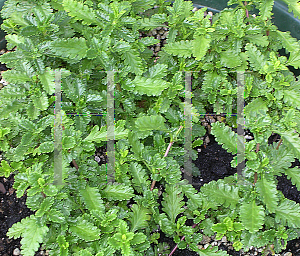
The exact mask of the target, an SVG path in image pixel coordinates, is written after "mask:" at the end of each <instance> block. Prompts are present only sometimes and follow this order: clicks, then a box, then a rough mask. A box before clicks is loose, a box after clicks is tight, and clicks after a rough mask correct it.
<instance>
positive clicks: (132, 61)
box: [122, 49, 144, 75]
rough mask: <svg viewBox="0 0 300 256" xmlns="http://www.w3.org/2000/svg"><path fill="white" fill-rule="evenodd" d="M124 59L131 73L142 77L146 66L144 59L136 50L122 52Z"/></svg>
mask: <svg viewBox="0 0 300 256" xmlns="http://www.w3.org/2000/svg"><path fill="white" fill-rule="evenodd" d="M122 59H123V60H124V63H125V65H127V66H129V67H130V70H131V72H133V73H135V74H136V75H141V74H142V73H143V71H144V66H143V63H142V59H141V57H140V56H139V53H138V52H137V51H136V50H134V49H131V50H129V51H124V52H122Z"/></svg>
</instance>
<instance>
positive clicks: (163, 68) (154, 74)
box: [149, 64, 168, 79]
mask: <svg viewBox="0 0 300 256" xmlns="http://www.w3.org/2000/svg"><path fill="white" fill-rule="evenodd" d="M167 69H168V66H167V65H166V64H156V65H154V66H152V67H150V68H149V77H150V78H151V79H159V78H163V77H165V76H166V75H167Z"/></svg>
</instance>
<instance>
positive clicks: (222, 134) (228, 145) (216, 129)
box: [211, 122, 238, 154]
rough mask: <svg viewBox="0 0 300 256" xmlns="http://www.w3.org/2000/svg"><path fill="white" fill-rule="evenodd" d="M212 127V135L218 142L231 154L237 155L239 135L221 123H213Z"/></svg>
mask: <svg viewBox="0 0 300 256" xmlns="http://www.w3.org/2000/svg"><path fill="white" fill-rule="evenodd" d="M211 127H212V129H211V133H212V134H213V135H214V136H215V137H216V141H217V142H218V143H221V144H222V147H223V148H224V149H226V150H227V151H228V152H229V153H232V154H237V142H238V141H237V134H236V133H235V132H234V131H232V130H231V128H230V127H229V126H226V125H225V124H224V123H221V122H215V123H212V125H211Z"/></svg>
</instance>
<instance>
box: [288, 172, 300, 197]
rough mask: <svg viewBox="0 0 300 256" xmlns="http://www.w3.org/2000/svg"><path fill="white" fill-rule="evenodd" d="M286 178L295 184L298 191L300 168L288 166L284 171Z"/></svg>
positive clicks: (299, 189)
mask: <svg viewBox="0 0 300 256" xmlns="http://www.w3.org/2000/svg"><path fill="white" fill-rule="evenodd" d="M284 173H285V174H286V175H287V176H288V178H290V180H291V181H292V184H293V185H296V187H297V189H298V191H300V169H299V167H294V168H288V169H286V170H285V172H284Z"/></svg>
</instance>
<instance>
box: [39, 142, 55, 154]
mask: <svg viewBox="0 0 300 256" xmlns="http://www.w3.org/2000/svg"><path fill="white" fill-rule="evenodd" d="M53 151H54V143H53V141H46V142H43V143H41V145H40V146H39V147H38V152H39V153H50V152H53Z"/></svg>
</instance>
